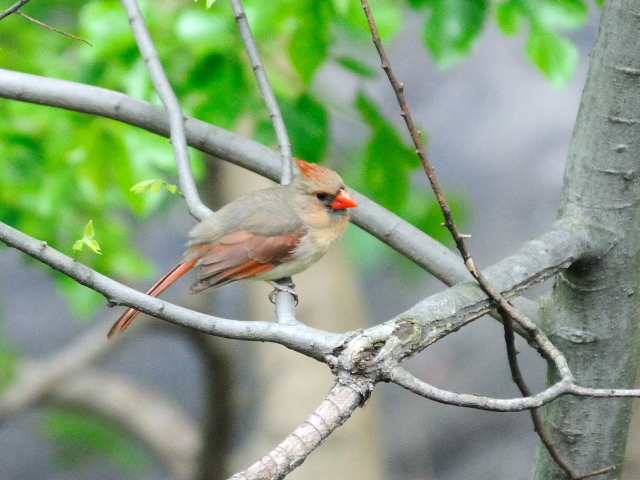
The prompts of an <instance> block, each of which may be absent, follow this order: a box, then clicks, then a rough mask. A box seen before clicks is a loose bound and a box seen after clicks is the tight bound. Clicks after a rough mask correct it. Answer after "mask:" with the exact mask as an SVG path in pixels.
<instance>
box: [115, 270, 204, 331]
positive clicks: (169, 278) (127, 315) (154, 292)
mask: <svg viewBox="0 0 640 480" xmlns="http://www.w3.org/2000/svg"><path fill="white" fill-rule="evenodd" d="M196 262H197V260H192V261H190V262H187V263H179V264H178V265H176V266H175V267H173V268H172V269H171V270H169V272H167V273H166V274H165V276H164V277H162V278H161V279H160V280H158V281H157V282H156V283H155V284H154V285H153V287H151V288H150V289H149V291H147V295H151V296H152V297H157V296H158V295H160V294H161V293H162V292H164V291H165V290H166V289H167V288H168V287H169V285H171V284H172V283H173V282H175V281H176V280H178V279H179V278H180V277H181V276H183V275H184V274H185V273H187V272H188V271H189V270H191V269H192V268H193V266H194V265H195V264H196ZM139 314H140V312H139V311H138V310H136V309H135V308H130V309H128V310H127V311H126V312H124V313H123V314H122V316H121V317H120V318H119V319H118V320H116V323H114V324H113V327H111V330H109V333H108V334H107V338H109V339H110V338H112V337H113V336H114V335H116V334H118V333H120V332H122V331H123V330H124V329H125V328H127V327H128V326H129V324H130V323H131V322H133V320H134V319H135V318H136V317H137V316H138V315H139Z"/></svg>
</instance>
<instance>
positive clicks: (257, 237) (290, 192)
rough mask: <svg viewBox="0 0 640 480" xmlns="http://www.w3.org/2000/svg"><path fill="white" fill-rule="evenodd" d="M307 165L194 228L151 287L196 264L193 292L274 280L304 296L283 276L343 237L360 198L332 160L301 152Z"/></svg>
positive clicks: (156, 289)
mask: <svg viewBox="0 0 640 480" xmlns="http://www.w3.org/2000/svg"><path fill="white" fill-rule="evenodd" d="M294 161H295V163H296V165H297V166H298V169H299V170H300V173H299V174H298V175H296V176H294V178H293V180H292V181H291V183H289V184H287V185H276V186H273V187H270V188H265V189H263V190H257V191H254V192H250V193H248V194H245V195H243V196H240V197H238V198H236V199H235V200H233V201H232V202H230V203H228V204H226V205H225V206H223V207H222V208H220V209H219V210H218V211H217V212H215V213H213V214H211V215H209V216H208V217H206V218H205V219H204V220H202V221H201V222H200V223H198V224H197V225H196V226H195V227H194V228H193V230H192V231H191V232H190V233H189V241H188V242H187V245H186V251H185V253H184V255H183V257H182V260H181V261H180V263H178V264H177V265H176V266H175V267H173V268H172V269H171V270H169V272H167V273H166V274H165V275H164V276H163V277H162V278H160V280H158V281H157V282H156V283H155V284H154V285H153V286H152V287H151V288H150V289H149V290H148V291H147V295H151V296H152V297H157V296H158V295H160V294H161V293H162V292H164V291H165V290H166V289H167V287H169V286H170V285H171V284H173V283H174V282H175V281H176V280H178V279H179V278H180V277H182V276H183V275H184V274H185V273H187V272H188V271H189V270H191V269H194V268H195V269H197V274H196V281H195V282H194V283H193V285H191V289H190V290H191V293H197V292H202V291H204V290H209V289H214V288H219V287H222V286H224V285H227V284H229V283H232V282H235V281H237V280H244V279H253V280H264V281H267V282H269V283H270V284H271V285H272V286H273V287H274V288H275V290H274V291H273V292H271V294H270V295H269V298H270V299H271V300H272V301H273V295H274V294H275V293H277V291H286V292H289V293H291V294H292V295H294V298H295V299H296V303H297V300H298V296H297V294H296V292H295V290H294V287H295V286H294V285H293V284H290V285H286V284H284V285H282V284H278V283H275V282H274V280H279V279H282V278H286V277H291V276H292V275H294V274H297V273H300V272H302V271H303V270H306V269H307V268H308V267H309V266H311V265H312V264H314V263H315V262H317V261H318V260H319V259H320V258H321V257H322V256H324V254H325V253H326V252H327V251H328V250H329V248H330V247H331V246H332V245H333V244H334V243H335V242H336V240H338V239H339V238H340V237H341V236H342V233H343V232H344V231H345V229H346V228H347V224H348V223H349V217H350V214H349V209H350V208H354V207H357V206H358V203H357V202H356V200H355V199H354V198H353V196H351V194H350V193H349V192H348V191H347V189H346V187H345V184H344V182H343V181H342V178H340V176H339V175H338V174H337V173H336V172H334V171H333V170H330V169H328V168H326V167H323V166H321V165H318V164H315V163H310V162H306V161H304V160H301V159H298V158H294ZM139 314H140V312H139V311H138V310H136V309H134V308H129V309H128V310H127V311H126V312H124V314H122V316H121V317H120V318H118V320H116V322H115V323H114V324H113V327H111V330H109V333H108V335H107V337H108V338H112V337H114V336H115V335H116V334H118V333H120V332H122V331H123V330H124V329H126V328H127V327H128V326H129V325H130V324H131V322H132V321H133V320H134V319H135V318H136V317H137V316H138V315H139Z"/></svg>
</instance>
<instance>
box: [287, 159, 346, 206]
mask: <svg viewBox="0 0 640 480" xmlns="http://www.w3.org/2000/svg"><path fill="white" fill-rule="evenodd" d="M295 162H296V165H297V166H298V168H299V169H300V175H299V176H298V177H297V178H296V180H295V182H296V183H297V184H298V188H299V189H300V191H301V193H302V194H303V195H304V196H305V197H306V199H307V201H308V203H309V204H310V205H312V206H315V207H316V208H322V209H324V210H328V211H329V212H330V213H334V214H337V215H346V214H347V212H346V210H347V209H348V208H353V207H357V206H358V203H357V202H356V200H355V199H354V198H353V197H352V196H351V194H350V193H349V192H348V191H347V190H346V187H345V185H344V182H343V181H342V178H340V175H338V174H337V173H336V172H334V171H333V170H330V169H328V168H326V167H323V166H321V165H317V164H315V163H309V162H305V161H304V160H300V159H299V158H296V159H295Z"/></svg>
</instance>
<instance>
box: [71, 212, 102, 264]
mask: <svg viewBox="0 0 640 480" xmlns="http://www.w3.org/2000/svg"><path fill="white" fill-rule="evenodd" d="M83 233H84V236H83V237H82V238H81V239H80V240H76V241H75V242H74V244H73V250H74V251H76V252H80V251H82V247H83V245H86V246H87V247H89V248H90V249H91V250H92V251H93V252H94V253H97V254H98V255H102V252H101V251H100V245H98V242H96V241H95V240H93V236H94V235H95V231H94V229H93V220H89V223H87V225H86V226H85V227H84V232H83Z"/></svg>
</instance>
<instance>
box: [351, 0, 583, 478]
mask: <svg viewBox="0 0 640 480" xmlns="http://www.w3.org/2000/svg"><path fill="white" fill-rule="evenodd" d="M361 1H362V7H363V9H364V12H365V15H366V17H367V21H368V22H369V27H370V29H371V34H372V37H373V43H374V44H375V47H376V49H377V51H378V54H379V56H380V60H381V63H382V69H383V70H384V71H385V73H386V74H387V77H388V78H389V82H390V83H391V86H392V88H393V90H394V92H395V94H396V98H397V100H398V104H399V105H400V110H401V115H402V117H403V118H404V121H405V123H406V125H407V128H408V129H409V133H410V135H411V139H412V140H413V143H414V145H415V147H416V154H417V155H418V157H419V158H420V161H421V162H422V165H423V167H424V170H425V172H426V174H427V177H428V178H429V182H430V183H431V187H432V189H433V191H434V193H435V195H436V198H437V200H438V204H439V205H440V209H441V210H442V213H443V215H444V218H445V222H444V226H446V227H447V228H448V230H449V231H450V232H451V235H452V237H453V239H454V241H455V243H456V247H457V248H458V251H459V252H460V254H461V255H462V259H463V260H464V265H465V266H466V267H467V269H468V270H469V273H471V275H472V276H473V277H474V278H475V279H476V281H477V282H478V284H479V286H480V288H481V289H482V290H483V291H484V292H485V294H486V295H487V296H488V297H489V298H490V299H491V300H492V301H493V303H494V304H495V306H496V307H498V311H499V313H500V314H501V316H502V317H503V324H504V328H505V339H506V343H507V351H508V358H509V367H510V369H511V374H512V377H513V380H514V382H515V383H516V385H517V386H518V388H519V389H520V391H521V393H522V395H523V396H524V397H530V396H531V394H532V393H531V391H530V390H529V388H528V386H527V385H526V382H525V381H524V378H523V376H522V373H521V372H520V369H519V367H518V362H517V358H516V352H515V344H514V333H513V326H512V325H511V320H512V319H513V320H514V321H516V322H517V323H518V324H519V325H520V326H521V327H522V328H524V329H525V330H526V331H527V332H528V333H529V334H530V335H531V336H532V337H533V339H534V341H535V342H536V343H537V344H538V346H539V347H540V351H541V352H542V353H543V355H544V356H545V357H546V358H547V359H549V360H555V363H556V367H558V370H559V373H560V375H561V376H562V379H563V380H565V379H569V378H572V377H573V376H572V375H571V372H570V370H569V367H568V365H567V364H566V361H565V362H564V364H563V365H559V364H558V361H557V360H558V357H557V355H556V352H557V349H555V347H554V346H553V345H552V344H551V342H549V340H548V339H547V338H546V336H545V335H544V334H542V332H541V331H540V330H539V329H538V328H537V326H536V325H535V324H534V323H533V322H531V320H529V319H528V318H527V317H526V316H524V315H522V314H521V313H520V312H518V311H517V310H516V309H515V308H513V307H512V306H511V305H510V304H509V303H508V302H507V301H506V300H505V299H504V298H503V297H502V295H501V294H500V292H499V291H497V290H496V289H495V288H494V287H493V286H492V285H491V284H489V282H488V281H487V280H486V278H485V277H484V275H483V274H482V273H481V272H480V271H479V270H478V269H477V268H476V266H475V263H474V261H473V259H472V258H471V254H470V253H469V250H468V249H467V246H466V244H465V241H464V239H465V238H468V235H464V234H462V232H461V231H460V230H459V229H458V227H457V225H456V223H455V221H454V218H453V214H452V212H451V208H450V207H449V204H448V203H447V201H446V198H445V195H444V192H443V190H442V188H441V187H440V184H439V182H438V179H437V177H436V175H435V171H434V169H433V167H432V166H431V162H430V161H429V158H428V156H427V154H426V151H425V149H424V145H423V143H422V139H421V138H420V133H419V132H418V130H417V128H416V126H415V124H414V122H413V117H412V116H411V112H410V110H409V106H408V104H407V102H406V99H405V96H404V85H403V84H402V83H400V82H399V81H398V79H397V78H396V75H395V72H394V71H393V69H392V68H391V65H390V62H389V58H388V56H387V54H386V51H385V49H384V46H383V45H382V40H381V39H380V35H379V34H378V30H377V27H376V24H375V19H374V18H373V14H372V12H371V8H370V6H369V3H368V0H361ZM557 353H559V352H557ZM530 413H531V419H532V421H533V425H534V429H535V431H536V433H537V434H538V436H539V437H540V439H541V441H542V442H543V444H544V445H545V447H546V448H547V450H548V451H549V454H550V455H551V457H552V458H553V459H554V461H555V462H556V463H557V464H558V466H559V467H560V468H562V469H563V470H564V471H565V472H566V473H567V474H569V475H570V476H571V478H572V479H579V478H582V477H581V476H579V474H577V473H576V472H575V471H574V470H573V468H572V467H571V466H570V465H569V464H568V463H567V462H566V461H565V460H564V458H563V457H562V456H561V455H560V453H559V452H558V449H557V447H556V446H555V444H554V443H553V441H552V439H551V437H550V435H549V434H548V432H547V430H546V428H545V427H544V424H543V422H542V419H541V417H540V414H539V411H538V410H536V409H532V410H530Z"/></svg>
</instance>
